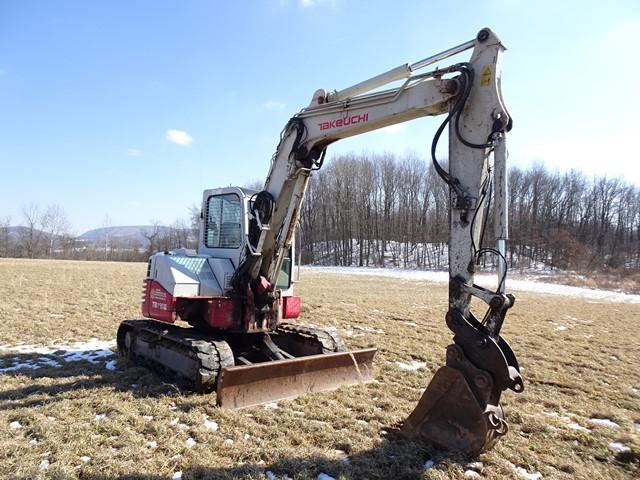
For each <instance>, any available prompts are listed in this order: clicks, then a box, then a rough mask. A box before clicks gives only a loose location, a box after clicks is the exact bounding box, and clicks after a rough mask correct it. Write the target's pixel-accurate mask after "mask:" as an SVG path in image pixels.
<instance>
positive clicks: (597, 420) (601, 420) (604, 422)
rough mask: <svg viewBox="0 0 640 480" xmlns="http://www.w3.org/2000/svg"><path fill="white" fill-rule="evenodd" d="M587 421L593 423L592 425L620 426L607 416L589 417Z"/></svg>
mask: <svg viewBox="0 0 640 480" xmlns="http://www.w3.org/2000/svg"><path fill="white" fill-rule="evenodd" d="M589 423H593V424H594V425H600V426H602V427H609V428H620V425H618V424H617V423H616V422H613V421H611V420H609V419H608V418H590V419H589Z"/></svg>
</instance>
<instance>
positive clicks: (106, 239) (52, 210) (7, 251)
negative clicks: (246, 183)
mask: <svg viewBox="0 0 640 480" xmlns="http://www.w3.org/2000/svg"><path fill="white" fill-rule="evenodd" d="M199 215H200V210H199V208H197V207H195V206H193V207H191V208H190V210H189V214H188V216H187V217H185V218H179V219H177V220H175V221H174V222H173V223H172V224H171V225H170V226H163V225H162V224H161V223H160V222H159V221H152V222H151V224H150V225H147V226H145V227H144V228H141V229H140V232H139V233H140V234H139V235H138V236H137V237H136V236H127V235H125V236H120V235H117V234H113V233H111V232H110V230H109V227H111V220H110V219H109V217H105V220H104V222H103V228H105V229H106V230H105V232H106V233H104V234H102V235H101V236H100V238H99V239H97V240H88V239H83V238H79V237H77V236H76V235H74V234H73V233H72V232H71V227H70V223H69V220H68V217H67V215H66V213H65V212H64V210H63V209H62V208H61V207H60V206H59V205H56V204H53V205H48V206H47V207H46V208H42V207H40V206H39V205H38V204H36V203H30V204H28V205H25V206H23V208H22V211H21V216H20V219H19V220H18V222H19V223H20V225H19V226H12V219H11V218H10V217H0V257H13V258H54V259H69V260H109V261H125V262H133V261H146V260H147V259H148V258H149V256H150V255H151V254H152V253H154V252H157V251H161V250H171V249H176V248H195V247H196V245H197V238H198V220H199Z"/></svg>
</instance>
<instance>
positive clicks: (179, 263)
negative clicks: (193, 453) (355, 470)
mask: <svg viewBox="0 0 640 480" xmlns="http://www.w3.org/2000/svg"><path fill="white" fill-rule="evenodd" d="M504 49H505V48H504V46H503V45H502V43H501V42H500V40H499V39H498V37H497V36H496V35H495V34H494V33H493V32H492V31H491V30H490V29H488V28H485V29H482V30H480V32H479V33H478V34H477V36H476V37H475V38H474V39H473V40H470V41H468V42H465V43H463V44H461V45H458V46H456V47H454V48H450V49H448V50H446V51H444V52H441V53H439V54H437V55H433V56H431V57H428V58H425V59H423V60H421V61H419V62H416V63H413V64H404V65H401V66H399V67H397V68H394V69H392V70H389V71H387V72H385V73H382V74H380V75H377V76H375V77H373V78H370V79H368V80H366V81H363V82H361V83H358V84H356V85H353V86H351V87H349V88H346V89H344V90H340V91H325V90H317V91H316V92H315V93H314V94H313V98H312V100H311V103H310V105H309V106H308V107H306V108H304V109H302V110H301V111H300V112H299V113H297V114H296V115H294V116H293V117H292V118H291V119H290V120H289V121H288V123H287V124H286V126H285V127H284V129H283V131H282V134H281V138H280V141H279V143H278V146H277V149H276V152H275V153H274V155H273V157H272V159H271V167H270V170H269V173H268V176H267V178H266V181H265V183H264V187H263V189H262V190H261V191H253V190H248V189H246V188H238V187H228V188H218V189H213V190H206V191H205V192H204V194H203V197H202V213H201V219H200V234H199V242H198V248H197V251H191V250H185V249H180V250H173V251H164V252H158V253H156V254H154V255H153V256H151V258H150V259H149V263H148V268H147V275H146V279H145V281H144V293H143V301H142V313H143V315H144V317H146V318H147V320H126V321H124V322H122V324H121V325H120V327H119V329H118V334H117V343H118V350H119V353H120V357H121V358H123V359H125V360H126V361H134V362H139V363H142V364H145V365H148V366H150V367H153V368H156V369H158V370H161V371H164V372H168V373H171V374H172V375H174V376H175V377H176V378H178V379H180V380H181V381H182V382H183V383H184V384H186V385H187V386H188V387H190V388H192V389H193V390H196V391H199V392H208V391H213V390H215V391H216V394H217V395H216V398H217V403H218V405H219V406H221V407H227V408H240V407H248V406H252V405H258V404H261V403H265V402H270V401H274V400H278V399H283V398H293V397H295V396H298V395H302V394H309V393H316V392H320V391H323V390H331V389H335V388H337V387H339V386H341V385H348V384H357V383H360V382H365V381H368V380H371V379H372V376H373V365H372V362H373V357H374V354H375V352H376V350H375V349H373V348H370V349H361V350H347V349H346V348H345V344H344V342H343V340H342V339H341V338H340V337H339V336H338V334H337V333H336V332H335V331H331V330H327V329H323V328H319V327H315V326H305V325H303V324H299V323H297V322H296V321H295V319H296V318H297V317H298V316H299V314H300V311H301V301H300V297H298V296H296V295H294V293H293V281H292V267H293V263H294V258H295V254H294V251H293V249H294V241H293V240H294V232H295V228H296V225H297V223H298V221H299V216H300V207H301V204H302V202H303V198H304V194H305V190H306V188H307V185H308V183H309V179H310V178H311V176H312V175H313V172H314V171H316V170H318V169H320V168H321V167H322V164H323V161H324V158H325V154H326V151H327V147H328V146H329V145H330V144H332V143H333V142H335V141H337V140H340V139H342V138H346V137H351V136H354V135H359V134H362V133H365V132H370V131H373V130H376V129H380V128H383V127H386V126H389V125H394V124H398V123H401V122H406V121H409V120H412V119H415V118H419V117H424V116H434V115H444V116H445V117H444V121H443V122H442V124H441V126H440V127H439V128H438V129H437V131H436V134H435V136H434V138H433V141H432V145H431V156H432V161H433V165H434V167H435V170H436V171H437V173H438V174H439V175H440V177H441V178H442V180H443V181H444V182H446V183H447V185H448V186H449V190H450V215H449V216H450V229H449V272H450V280H449V308H448V312H447V314H446V325H447V326H448V328H449V329H450V330H451V331H452V332H453V334H454V336H453V342H452V343H451V345H449V346H448V347H447V350H446V365H445V366H443V367H441V368H440V369H439V370H438V371H437V372H436V374H435V376H434V378H433V379H432V381H431V382H430V384H429V385H428V387H427V388H426V390H425V392H424V394H423V395H422V397H421V399H420V401H419V403H418V405H417V406H416V408H415V410H414V411H413V412H412V413H411V414H410V416H409V417H408V418H407V419H406V420H405V422H404V423H403V426H402V429H401V431H402V432H403V433H404V434H406V435H408V436H410V437H412V438H415V439H419V440H422V441H426V442H429V443H431V444H435V445H436V446H439V447H442V448H446V449H450V450H455V451H459V452H462V453H466V454H471V455H474V454H477V453H480V452H481V451H483V450H485V449H487V448H489V447H490V446H491V445H492V443H493V442H494V441H495V440H496V439H497V438H498V437H499V436H501V435H503V434H504V433H505V432H506V431H507V423H506V421H505V419H504V415H503V412H502V408H501V406H500V403H499V400H500V396H501V393H502V392H503V391H504V390H506V389H510V390H513V391H515V392H521V391H522V390H523V388H524V387H523V380H522V377H521V376H520V372H519V370H520V369H519V366H518V362H517V360H516V356H515V354H514V353H513V351H512V349H511V348H510V346H509V344H508V343H507V342H506V340H505V339H504V338H503V337H502V336H501V335H500V331H501V328H502V326H503V323H504V320H505V315H506V313H507V311H508V310H509V308H511V307H512V305H513V304H514V297H513V296H512V295H510V294H507V293H505V281H506V274H507V265H506V259H505V248H506V247H505V242H506V240H507V230H508V225H507V218H508V215H507V175H506V158H507V151H506V135H507V132H508V131H509V130H510V129H511V126H512V120H511V116H510V115H509V113H508V111H507V109H506V107H505V105H504V102H503V99H502V93H501V71H500V58H501V55H502V53H503V51H504ZM466 50H472V53H471V58H470V59H469V60H468V61H464V62H459V63H454V64H451V65H448V66H444V67H439V68H434V67H431V69H427V68H426V67H429V66H433V65H435V64H436V63H439V62H442V61H443V60H445V59H447V58H449V57H451V56H453V55H457V54H459V53H462V52H463V51H466ZM393 82H398V83H397V85H399V86H396V87H394V88H387V89H381V87H384V86H385V85H388V84H391V83H393ZM447 126H448V127H449V128H448V139H449V158H448V168H445V167H444V166H442V165H441V163H440V162H439V161H438V159H437V158H436V146H437V144H438V141H439V139H440V137H441V135H442V133H443V132H444V131H445V129H446V127H447ZM491 199H492V200H493V208H492V209H491V210H490V209H489V203H490V202H491ZM489 212H491V214H492V218H493V226H494V228H495V238H496V239H497V244H496V245H495V246H494V247H488V246H484V244H483V237H484V231H485V227H486V225H487V219H488V216H489ZM486 255H492V256H494V257H495V258H496V259H497V264H498V287H497V288H491V289H489V288H484V287H481V286H479V285H476V284H475V283H474V269H475V267H476V265H478V264H479V262H480V260H481V259H482V257H484V256H486ZM472 299H477V300H479V301H480V302H481V303H484V304H485V305H486V313H484V314H483V315H482V316H476V315H474V313H472V310H471V302H472ZM178 319H179V320H180V321H181V322H183V324H181V325H176V321H177V320H178ZM184 323H186V324H188V325H189V326H186V325H185V326H183V325H184Z"/></svg>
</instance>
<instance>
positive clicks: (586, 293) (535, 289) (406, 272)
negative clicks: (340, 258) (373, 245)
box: [302, 266, 640, 303]
mask: <svg viewBox="0 0 640 480" xmlns="http://www.w3.org/2000/svg"><path fill="white" fill-rule="evenodd" d="M302 269H303V270H307V271H312V272H313V271H315V272H327V273H337V274H341V275H368V276H377V277H390V278H400V279H403V280H410V281H419V282H424V281H427V282H435V283H449V273H448V272H445V271H429V270H412V269H402V268H371V267H370V268H367V267H318V266H313V267H311V266H306V267H302ZM475 283H477V284H479V285H482V286H486V287H487V288H489V287H490V286H491V285H493V286H495V285H496V284H497V283H498V279H497V275H489V274H479V275H475ZM507 288H508V289H513V290H519V291H524V292H531V293H540V294H545V295H562V296H565V297H579V298H586V299H591V300H600V301H608V302H618V303H640V295H637V294H630V293H621V292H613V291H609V290H597V289H591V288H584V287H572V286H569V285H561V284H556V283H546V282H539V281H535V280H530V279H523V280H520V279H518V280H516V279H511V278H509V279H507Z"/></svg>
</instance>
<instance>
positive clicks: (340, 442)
mask: <svg viewBox="0 0 640 480" xmlns="http://www.w3.org/2000/svg"><path fill="white" fill-rule="evenodd" d="M144 269H145V266H144V264H121V263H117V264H116V263H80V262H78V263H76V262H48V261H23V260H1V261H0V295H1V298H2V302H1V303H0V313H2V318H3V326H2V330H1V332H0V344H16V343H18V342H25V343H50V342H54V341H57V342H60V341H66V342H70V341H76V340H86V339H89V338H91V337H98V338H100V339H104V340H110V339H113V338H114V336H115V331H116V328H117V325H118V323H119V321H120V320H122V319H125V318H135V317H138V316H139V313H138V312H139V298H140V293H139V292H140V289H141V281H142V278H143V275H144ZM298 291H299V292H300V293H301V294H302V295H303V298H304V302H305V311H304V315H303V320H304V321H305V322H307V323H312V324H317V325H326V326H335V327H337V328H338V329H339V330H340V331H341V332H342V333H343V335H345V337H346V340H347V343H348V344H349V345H350V346H351V347H354V348H357V347H366V346H369V345H375V346H377V347H378V348H379V353H378V355H377V357H376V372H375V373H376V379H377V382H375V383H371V384H367V385H362V386H357V387H350V388H342V389H340V390H338V391H336V392H331V393H323V394H320V395H317V396H314V397H304V398H299V399H297V400H294V401H283V402H279V408H278V409H267V408H264V407H257V408H251V409H246V410H241V411H223V410H220V409H217V408H215V407H214V401H213V398H212V396H206V395H194V394H189V393H186V392H182V391H180V390H178V389H177V388H176V387H174V386H173V385H172V384H170V383H163V382H162V381H161V380H160V379H159V378H158V377H157V376H155V375H154V374H152V373H149V372H148V371H147V370H145V369H143V368H130V369H128V370H126V371H115V372H112V371H108V370H106V369H105V368H104V364H103V363H98V364H95V365H94V364H90V363H87V362H76V363H69V364H66V365H65V366H64V367H63V368H47V369H40V370H33V371H30V370H20V371H16V372H9V373H5V374H0V477H2V478H44V477H46V478H83V479H94V480H96V479H108V478H109V479H110V478H149V479H168V478H171V477H172V475H173V473H174V472H176V471H182V472H183V478H185V479H186V478H193V479H204V478H266V477H265V472H266V471H271V472H273V473H274V474H275V475H277V476H279V478H284V477H283V475H285V474H286V475H288V476H289V477H291V478H295V479H306V478H314V479H315V478H316V477H317V476H318V474H319V473H320V472H325V473H327V474H330V475H332V476H333V477H335V478H336V479H341V478H345V479H347V478H348V479H359V478H380V479H382V478H393V479H412V478H433V479H445V478H447V479H462V478H465V477H464V471H465V461H463V460H461V459H455V458H450V457H447V456H446V455H444V454H442V453H438V452H434V451H431V450H430V449H429V447H427V446H424V445H420V444H416V443H411V442H406V441H402V440H400V439H397V438H395V437H394V436H393V435H392V434H389V433H385V432H386V431H387V430H388V429H391V427H392V426H393V425H395V424H396V423H397V422H399V421H401V420H402V419H403V418H404V417H406V415H407V414H408V413H409V412H410V411H411V409H412V407H413V406H414V405H415V403H416V402H417V400H418V398H419V396H420V394H421V391H422V389H423V388H424V386H426V385H427V383H428V382H429V379H430V378H431V376H432V374H433V373H434V372H435V370H436V369H437V368H438V367H439V366H440V365H441V364H442V362H443V358H444V349H445V347H446V345H447V344H448V342H449V341H450V335H449V332H448V330H447V329H446V327H445V326H444V320H443V318H444V312H445V301H446V300H445V299H446V290H445V287H444V286H441V285H436V284H427V283H422V282H415V281H406V280H393V279H383V278H373V277H365V276H357V277H350V276H339V275H334V274H327V273H319V272H308V271H307V272H304V271H303V278H302V281H301V282H300V283H299V285H298ZM362 327H372V328H374V329H376V331H375V332H373V331H366V330H362V329H359V328H362ZM558 327H566V328H560V329H558ZM639 327H640V307H639V306H638V305H627V304H615V303H601V302H594V301H585V300H581V299H562V298H560V297H551V298H545V297H542V296H536V295H531V294H520V295H519V296H518V301H517V303H516V306H515V307H514V308H513V310H512V313H511V315H510V316H509V317H508V323H507V325H506V328H505V330H504V334H505V336H506V337H507V338H508V339H509V340H510V342H511V345H512V346H513V348H514V350H515V351H516V353H517V354H518V355H519V358H520V360H521V364H522V366H523V374H524V376H525V378H526V381H527V383H526V390H525V392H524V393H522V394H520V395H516V394H514V393H512V392H508V393H506V394H505V395H504V398H503V399H504V407H505V410H506V411H507V415H508V417H509V420H510V423H511V427H512V428H511V430H510V432H509V433H508V435H507V436H506V437H505V438H504V439H502V441H501V442H500V443H499V444H498V445H497V446H496V448H494V449H493V450H492V451H490V452H488V453H486V454H483V455H482V456H481V457H480V459H479V460H480V461H481V462H482V464H483V465H482V469H481V475H482V476H483V477H484V478H513V479H515V478H519V477H518V476H517V474H516V473H515V471H514V467H513V465H515V466H517V467H524V468H526V469H527V470H528V471H530V472H534V471H539V472H541V473H542V474H543V475H544V478H581V479H609V478H613V479H622V478H633V477H634V475H635V476H637V475H639V470H638V469H639V463H638V462H639V453H640V441H639V434H640V431H639V430H638V427H637V426H635V425H634V422H640V392H639V391H638V390H640V355H639V354H638V341H639V339H640V334H639V333H638V328H639ZM383 332H384V333H383ZM9 357H15V355H13V354H12V355H8V354H0V367H2V366H3V365H4V364H6V362H7V361H8V360H9ZM26 357H27V358H29V356H28V355H27V356H26ZM612 357H615V358H616V359H613V358H612ZM411 360H416V361H420V362H425V363H426V368H424V369H420V370H417V371H405V370H401V369H400V368H399V366H398V364H397V363H396V362H405V363H407V362H410V361H411ZM3 362H4V363H3ZM634 389H635V391H634ZM102 413H106V417H105V418H103V419H101V420H98V419H96V415H98V414H102ZM203 415H208V418H209V419H210V420H214V421H216V422H217V423H218V425H219V429H218V430H217V431H211V430H207V429H206V427H205V425H204V422H203ZM144 416H147V417H149V416H151V417H153V418H152V419H148V418H147V419H145V418H144ZM48 417H55V419H53V420H52V419H49V418H48ZM563 417H567V418H563ZM592 417H600V418H608V419H611V420H613V421H615V422H616V423H618V424H619V428H617V429H614V428H607V427H603V426H597V425H592V424H590V423H589V421H588V419H589V418H592ZM13 421H18V422H20V424H21V425H22V428H20V429H17V430H12V429H10V427H9V425H10V423H11V422H13ZM569 423H578V424H580V425H582V426H584V427H588V428H589V431H581V430H574V429H571V428H569V427H568V424H569ZM188 438H192V439H194V440H195V441H196V444H195V445H194V446H193V447H188V446H187V445H186V441H187V439H188ZM33 439H37V443H31V441H32V440H33ZM228 440H232V441H233V443H232V442H229V441H228ZM151 441H155V442H157V447H156V448H152V447H151V446H149V444H148V442H151ZM614 441H621V442H623V443H625V444H626V445H628V446H630V447H632V451H631V452H629V453H626V454H622V455H617V456H616V455H615V454H614V453H613V452H612V451H611V450H610V449H609V443H611V442H614ZM337 450H340V451H342V452H345V453H346V454H347V455H348V456H349V459H350V463H349V464H347V463H345V462H344V461H343V456H344V455H345V454H344V453H341V452H338V451H337ZM47 452H49V453H48V455H46V457H45V456H43V454H46V453H47ZM82 456H88V457H91V459H90V460H89V461H88V462H86V463H84V462H82V461H81V459H80V457H82ZM44 458H47V459H48V460H49V462H50V466H49V468H47V469H46V470H39V469H38V465H39V464H40V463H41V461H42V460H43V459H44ZM429 458H432V459H434V461H435V466H434V467H433V468H432V469H429V470H424V468H423V465H424V463H425V460H427V459H429Z"/></svg>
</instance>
